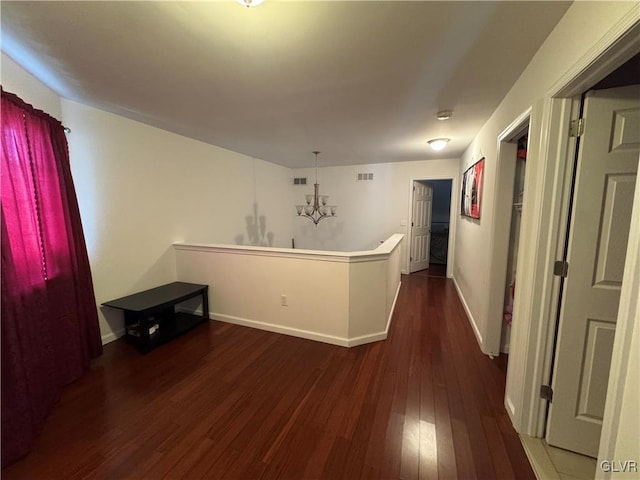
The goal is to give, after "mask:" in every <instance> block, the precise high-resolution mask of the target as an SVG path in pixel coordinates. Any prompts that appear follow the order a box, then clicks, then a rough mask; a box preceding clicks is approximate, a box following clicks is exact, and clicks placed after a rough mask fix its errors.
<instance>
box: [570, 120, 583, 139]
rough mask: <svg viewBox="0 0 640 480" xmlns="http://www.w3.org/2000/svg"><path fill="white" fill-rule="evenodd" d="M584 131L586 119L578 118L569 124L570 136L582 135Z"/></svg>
mask: <svg viewBox="0 0 640 480" xmlns="http://www.w3.org/2000/svg"><path fill="white" fill-rule="evenodd" d="M583 133H584V119H582V118H578V119H576V120H571V125H569V136H570V137H580V136H582V134H583Z"/></svg>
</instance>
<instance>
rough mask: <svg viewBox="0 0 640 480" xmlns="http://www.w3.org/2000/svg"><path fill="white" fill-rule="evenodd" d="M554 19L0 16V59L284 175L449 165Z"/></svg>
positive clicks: (355, 7)
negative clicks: (333, 168) (434, 142)
mask: <svg viewBox="0 0 640 480" xmlns="http://www.w3.org/2000/svg"><path fill="white" fill-rule="evenodd" d="M569 4H570V3H569V2H500V1H499V2H419V1H418V2H397V1H372V2H362V1H361V2H357V1H351V2H337V1H328V2H321V1H310V2H292V1H275V0H266V1H265V3H263V4H262V5H260V6H258V7H255V8H245V7H242V6H240V5H238V4H237V3H235V2H233V1H232V0H228V1H224V2H222V1H219V2H173V1H168V2H9V1H2V3H1V9H2V10H1V14H2V15H1V18H2V49H3V51H4V52H5V53H7V54H8V55H9V56H10V57H12V58H13V59H14V60H16V61H17V62H18V63H19V64H21V65H22V66H23V67H25V68H26V69H27V70H29V71H30V72H31V73H33V74H34V75H36V76H37V77H38V78H40V79H41V80H42V81H44V82H45V83H46V84H47V85H49V86H50V87H51V88H52V89H53V90H55V91H56V92H57V93H58V94H59V95H61V96H63V97H66V98H69V99H72V100H76V101H78V102H82V103H85V104H89V105H92V106H95V107H98V108H101V109H104V110H107V111H111V112H114V113H117V114H120V115H123V116H125V117H129V118H132V119H134V120H138V121H142V122H144V123H147V124H150V125H154V126H157V127H160V128H163V129H166V130H169V131H172V132H176V133H179V134H181V135H185V136H187V137H191V138H195V139H199V140H202V141H204V142H207V143H211V144H214V145H218V146H221V147H224V148H228V149H230V150H234V151H237V152H240V153H244V154H246V155H250V156H253V157H257V158H261V159H263V160H268V161H270V162H274V163H277V164H280V165H284V166H288V167H303V166H311V165H313V155H312V154H311V153H310V152H311V151H312V150H316V149H317V150H320V151H322V154H321V155H320V159H319V162H320V165H325V166H326V165H347V164H359V163H377V162H394V161H406V160H424V159H431V158H456V157H459V156H460V155H461V153H462V152H463V151H464V149H465V148H466V147H467V146H468V145H469V143H470V142H471V140H472V139H473V137H474V136H475V134H476V133H477V132H478V130H479V129H480V127H481V126H482V125H483V124H484V122H485V121H486V120H487V118H488V117H489V115H490V114H491V113H492V112H493V111H494V110H495V108H496V107H497V105H498V104H499V102H500V100H502V98H503V97H504V96H505V95H506V93H507V92H508V91H509V89H510V87H511V86H512V85H513V83H514V82H515V81H516V79H517V78H518V76H519V75H520V73H522V70H523V69H524V67H525V66H526V65H527V64H528V63H529V60H530V59H531V57H532V56H533V55H534V53H535V52H536V51H537V49H538V48H539V46H540V44H541V43H542V42H543V41H544V39H545V38H546V37H547V35H548V34H549V33H550V32H551V30H552V29H553V27H554V26H555V25H556V23H557V22H558V20H559V19H560V18H561V17H562V15H563V14H564V13H565V11H566V10H567V8H568V7H569ZM444 109H446V110H453V111H454V115H453V118H452V119H451V120H449V121H445V122H443V121H438V120H437V119H436V112H437V111H438V110H444ZM436 137H450V138H451V139H452V141H451V143H450V144H449V146H448V147H447V148H446V149H445V150H444V151H443V152H439V153H434V152H431V151H430V149H429V148H428V146H427V144H426V141H427V140H429V139H432V138H436Z"/></svg>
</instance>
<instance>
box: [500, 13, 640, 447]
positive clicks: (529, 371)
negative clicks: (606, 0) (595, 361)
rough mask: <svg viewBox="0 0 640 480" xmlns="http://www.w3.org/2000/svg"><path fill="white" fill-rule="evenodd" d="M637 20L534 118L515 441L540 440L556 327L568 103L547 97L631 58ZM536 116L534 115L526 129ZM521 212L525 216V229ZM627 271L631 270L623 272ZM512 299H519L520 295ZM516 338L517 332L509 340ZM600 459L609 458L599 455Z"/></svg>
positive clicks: (512, 395) (612, 414)
mask: <svg viewBox="0 0 640 480" xmlns="http://www.w3.org/2000/svg"><path fill="white" fill-rule="evenodd" d="M632 3H633V2H632ZM639 21H640V10H638V8H637V5H636V4H635V3H633V4H632V5H631V7H630V9H629V11H628V13H627V14H626V15H624V17H623V18H622V19H621V20H620V21H619V22H618V23H617V24H616V25H614V26H613V27H612V28H611V29H610V30H609V31H608V32H607V33H606V34H605V35H604V36H602V37H601V38H600V39H599V40H598V41H597V42H595V44H594V45H593V46H592V47H591V49H590V50H589V51H588V52H587V53H586V54H585V55H583V56H582V57H581V58H580V59H579V60H578V61H577V62H575V64H573V66H571V67H570V68H569V69H568V70H567V72H566V73H565V74H563V75H562V76H561V77H560V78H559V79H558V81H557V82H556V83H555V84H554V86H553V87H552V88H551V89H550V90H549V92H548V96H547V97H545V99H544V100H543V101H542V103H543V108H542V109H541V110H542V112H543V113H542V114H541V115H540V117H541V118H538V119H537V121H539V122H541V124H540V126H539V127H538V128H537V129H536V130H535V135H536V136H537V140H538V142H539V147H540V154H539V162H538V164H539V165H538V168H537V169H536V182H537V185H536V187H537V189H536V191H535V192H534V193H535V195H536V196H537V197H536V198H533V202H531V203H533V204H531V205H530V206H529V215H530V216H531V220H530V224H531V227H530V228H531V231H529V232H525V234H526V233H529V234H530V235H531V236H532V238H531V241H533V242H535V243H537V245H538V247H537V248H536V249H533V250H531V249H530V251H528V252H527V253H529V254H531V257H530V258H526V259H525V260H526V262H527V264H528V265H529V267H528V268H529V269H530V270H529V271H530V272H531V279H530V281H528V282H527V285H524V284H523V283H524V282H522V281H521V282H520V289H519V290H518V289H516V299H515V304H514V306H515V309H516V310H515V311H514V320H515V321H514V329H513V330H512V349H511V350H512V355H511V358H510V361H509V370H508V372H507V389H506V392H505V404H509V405H513V407H514V411H513V413H511V412H510V416H511V418H512V422H513V425H514V427H515V428H516V430H517V431H518V432H519V433H521V434H522V433H524V434H528V435H532V436H541V435H542V431H543V428H544V423H542V422H541V418H543V417H544V414H543V410H544V408H542V406H543V402H542V401H541V400H540V398H539V395H538V388H539V385H540V383H539V382H540V380H541V378H542V377H543V375H544V372H545V369H547V368H548V365H546V362H547V361H548V359H547V357H548V352H549V349H550V348H551V347H550V345H549V344H550V343H551V342H550V341H549V339H550V338H552V332H550V326H551V322H550V319H553V321H555V315H554V312H555V310H556V307H557V305H554V301H553V299H554V292H555V291H557V290H556V286H557V282H555V281H554V277H553V276H552V275H551V268H552V264H553V256H554V255H553V254H554V252H555V251H556V248H557V244H558V240H559V236H558V234H559V232H561V229H562V228H563V227H562V226H561V225H560V223H559V221H561V220H560V219H559V215H560V211H561V210H562V198H563V195H562V193H558V191H559V189H560V191H561V190H562V189H561V187H560V183H561V182H560V180H561V179H562V175H563V174H564V172H561V169H560V166H559V165H558V162H562V161H566V154H567V152H566V150H567V148H568V146H567V145H568V143H569V142H568V141H567V139H566V132H567V130H568V126H567V125H568V123H567V122H566V120H568V118H569V114H568V112H570V110H571V109H570V108H568V107H567V105H566V103H567V102H570V99H569V98H559V99H557V100H555V99H553V98H551V97H571V96H573V95H576V94H580V93H582V92H583V91H584V90H586V89H587V88H588V87H590V86H591V85H594V84H595V83H597V82H598V81H600V80H601V79H602V78H604V77H605V76H606V75H607V74H608V73H611V72H612V71H613V70H614V69H615V68H616V67H617V66H619V65H621V64H622V63H624V61H626V60H627V59H628V58H630V56H631V55H630V54H629V52H637V51H638V37H639V35H638V31H639V29H640V25H638V22H639ZM536 115H537V114H536V109H535V108H534V111H533V114H532V122H533V121H534V117H536ZM532 136H533V132H532ZM530 139H531V137H530ZM563 150H564V151H563ZM527 174H528V172H527ZM545 179H547V180H549V179H553V182H552V184H551V185H549V183H551V182H546V181H545ZM527 193H529V192H527ZM638 198H640V192H638V191H637V190H636V196H635V199H634V202H635V203H634V204H635V205H637V204H638V203H639V202H638ZM524 213H525V212H524V211H523V227H524V223H525V215H524ZM545 215H546V217H545ZM565 223H566V218H565ZM553 232H555V234H554V233H553ZM638 237H640V232H635V233H634V234H630V237H629V241H630V242H632V241H635V242H637V241H638ZM521 252H522V250H521ZM522 258H523V256H522V255H519V260H520V259H522ZM628 261H629V260H627V262H628ZM519 264H520V262H519ZM625 268H631V267H628V265H626V267H625ZM523 289H524V290H525V291H524V292H523ZM622 289H623V291H628V292H631V286H630V285H629V280H628V279H627V278H626V277H625V280H624V281H623V286H622ZM518 292H520V293H519V294H518ZM637 296H638V294H637V287H636V291H635V292H633V294H632V298H631V300H632V302H634V303H635V304H636V305H637V303H638V302H639V300H638V298H637ZM556 303H557V302H556ZM628 313H630V312H628ZM636 316H637V312H636ZM517 318H522V319H528V322H526V324H525V325H522V324H520V325H519V324H518V323H517ZM522 323H525V322H522ZM623 328H624V327H623ZM516 332H519V333H518V334H517V335H514V334H515V333H516ZM626 333H628V332H626ZM621 336H622V334H620V335H618V333H617V332H616V337H615V340H614V347H613V359H612V362H613V361H614V360H615V361H616V362H619V363H616V364H615V366H616V368H615V369H614V363H612V369H611V373H612V375H610V377H609V379H610V380H609V382H610V383H609V386H610V388H609V389H608V390H607V404H606V407H605V416H606V417H605V420H604V422H603V423H604V424H605V425H606V424H607V423H614V422H619V415H618V416H616V409H617V412H618V413H619V406H620V405H621V402H622V389H616V388H615V382H624V378H619V377H617V376H618V375H620V374H621V371H622V370H623V369H626V363H625V362H626V357H625V355H628V353H629V352H628V351H626V350H625V349H626V348H627V347H626V346H625V345H624V344H623V343H622V340H623V339H622V338H621ZM514 337H515V338H514ZM516 353H518V354H519V355H520V357H519V358H516ZM512 360H516V361H512ZM514 364H515V365H514ZM514 368H515V370H514ZM516 370H517V371H516ZM510 377H511V378H512V379H513V381H512V385H511V386H510V385H509V379H510ZM613 377H616V378H613ZM515 407H517V408H515ZM615 430H617V425H611V426H607V427H606V429H603V435H602V437H601V443H600V449H601V450H600V451H601V452H603V453H602V454H601V455H603V454H604V453H607V454H609V453H610V452H612V451H615V445H613V443H614V442H615V437H616V434H617V432H616V431H615ZM600 458H608V457H607V456H606V455H605V456H604V457H603V456H600Z"/></svg>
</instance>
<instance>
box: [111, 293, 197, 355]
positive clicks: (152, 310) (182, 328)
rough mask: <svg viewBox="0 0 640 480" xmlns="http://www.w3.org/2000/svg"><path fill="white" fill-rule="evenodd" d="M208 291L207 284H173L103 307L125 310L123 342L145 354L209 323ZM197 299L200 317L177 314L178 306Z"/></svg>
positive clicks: (114, 301)
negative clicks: (131, 344)
mask: <svg viewBox="0 0 640 480" xmlns="http://www.w3.org/2000/svg"><path fill="white" fill-rule="evenodd" d="M208 289H209V286H208V285H198V284H195V283H184V282H173V283H169V284H167V285H162V286H160V287H157V288H152V289H151V290H145V291H144V292H139V293H135V294H133V295H129V296H127V297H122V298H118V299H116V300H111V301H109V302H105V303H103V304H102V305H104V306H105V307H111V308H118V309H120V310H124V327H125V337H126V339H127V340H128V341H130V342H131V343H133V344H134V345H136V346H137V347H138V349H139V350H140V351H141V352H142V353H147V352H148V351H150V350H151V349H153V348H154V347H157V346H158V345H161V344H162V343H165V342H167V341H169V340H171V339H172V338H175V337H177V336H178V335H180V334H182V333H184V332H186V331H187V330H190V329H192V328H193V327H195V326H196V325H198V324H200V323H201V322H203V321H205V320H209V297H208ZM198 296H201V297H202V315H201V316H200V315H194V314H190V313H184V312H178V311H176V309H175V306H176V305H177V304H179V303H181V302H184V301H185V300H189V299H190V298H195V297H198Z"/></svg>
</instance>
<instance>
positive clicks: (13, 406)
mask: <svg viewBox="0 0 640 480" xmlns="http://www.w3.org/2000/svg"><path fill="white" fill-rule="evenodd" d="M1 130H2V133H1V138H2V150H1V155H2V157H1V162H2V163H1V170H0V173H1V180H2V189H1V201H2V212H1V220H2V304H1V310H2V311H1V314H2V317H1V319H2V466H3V467H4V466H6V465H8V464H9V463H12V462H13V461H15V460H16V459H18V458H19V457H21V456H23V455H25V454H26V453H27V452H28V451H29V449H30V447H31V445H32V443H33V440H34V438H35V436H36V435H37V433H38V432H39V430H40V428H41V426H42V424H43V422H44V420H45V418H46V416H47V415H48V413H49V412H50V410H51V408H52V407H53V405H54V404H55V402H56V401H57V400H58V398H59V396H60V393H61V390H62V387H63V386H64V385H65V384H67V383H69V382H71V381H73V380H75V379H77V378H79V377H80V376H81V375H82V374H83V373H84V371H85V370H86V369H87V368H88V366H89V360H90V359H91V358H93V357H96V356H98V355H100V353H102V344H101V341H100V331H99V327H98V317H97V310H96V302H95V298H94V293H93V284H92V280H91V271H90V269H89V260H88V257H87V251H86V246H85V242H84V235H83V232H82V225H81V222H80V212H79V210H78V203H77V199H76V195H75V190H74V187H73V180H72V178H71V169H70V165H69V154H68V149H67V141H66V137H65V134H64V129H63V126H62V124H61V123H60V122H59V121H57V120H56V119H54V118H52V117H50V116H49V115H47V114H45V113H43V112H41V111H39V110H36V109H34V108H33V107H31V106H30V105H28V104H26V103H24V102H23V101H22V100H20V99H19V98H18V97H17V96H15V95H13V94H10V93H7V92H5V91H2V129H1Z"/></svg>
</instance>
